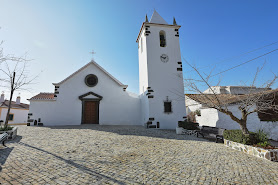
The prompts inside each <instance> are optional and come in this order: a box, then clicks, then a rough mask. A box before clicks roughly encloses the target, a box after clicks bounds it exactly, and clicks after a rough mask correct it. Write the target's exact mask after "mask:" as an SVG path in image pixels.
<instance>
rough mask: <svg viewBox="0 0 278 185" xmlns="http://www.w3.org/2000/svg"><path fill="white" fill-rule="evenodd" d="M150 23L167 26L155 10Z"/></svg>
mask: <svg viewBox="0 0 278 185" xmlns="http://www.w3.org/2000/svg"><path fill="white" fill-rule="evenodd" d="M150 23H157V24H168V23H167V22H166V21H165V20H164V19H163V18H162V17H161V16H160V15H159V14H158V13H157V12H156V11H155V10H154V11H153V15H152V18H151V20H150Z"/></svg>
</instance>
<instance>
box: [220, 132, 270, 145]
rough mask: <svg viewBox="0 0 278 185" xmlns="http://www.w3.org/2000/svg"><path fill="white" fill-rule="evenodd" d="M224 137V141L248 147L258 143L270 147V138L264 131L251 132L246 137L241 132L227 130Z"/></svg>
mask: <svg viewBox="0 0 278 185" xmlns="http://www.w3.org/2000/svg"><path fill="white" fill-rule="evenodd" d="M223 136H224V139H227V140H230V141H234V142H237V143H242V144H246V145H255V144H258V143H260V144H263V145H265V144H268V145H269V143H268V137H267V135H266V134H265V133H264V132H263V131H262V130H259V131H258V132H249V135H244V134H243V133H242V131H241V130H225V131H224V134H223Z"/></svg>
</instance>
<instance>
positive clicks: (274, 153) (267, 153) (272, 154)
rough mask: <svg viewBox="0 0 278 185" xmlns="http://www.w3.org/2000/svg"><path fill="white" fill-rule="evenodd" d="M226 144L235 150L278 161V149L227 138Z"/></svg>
mask: <svg viewBox="0 0 278 185" xmlns="http://www.w3.org/2000/svg"><path fill="white" fill-rule="evenodd" d="M224 145H226V146H227V147H230V148H232V149H234V150H238V151H241V152H244V153H247V154H250V155H254V156H256V157H260V158H263V159H266V160H270V161H276V162H277V161H278V149H263V148H259V147H253V146H249V145H244V144H241V143H237V142H234V141H230V140H227V139H224Z"/></svg>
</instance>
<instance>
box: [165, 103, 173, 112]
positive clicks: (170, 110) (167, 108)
mask: <svg viewBox="0 0 278 185" xmlns="http://www.w3.org/2000/svg"><path fill="white" fill-rule="evenodd" d="M164 112H165V113H169V112H172V102H164Z"/></svg>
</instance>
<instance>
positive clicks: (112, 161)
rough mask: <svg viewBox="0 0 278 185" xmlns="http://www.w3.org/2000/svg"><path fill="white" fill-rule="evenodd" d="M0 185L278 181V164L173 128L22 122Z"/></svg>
mask: <svg viewBox="0 0 278 185" xmlns="http://www.w3.org/2000/svg"><path fill="white" fill-rule="evenodd" d="M18 127H19V128H18V134H19V135H18V137H17V138H16V139H15V140H14V141H11V142H7V146H8V147H7V148H4V147H2V146H0V182H1V183H0V184H1V185H2V184H13V185H15V184H51V185H52V184H65V185H67V184H278V163H277V162H270V161H267V160H263V159H260V158H257V157H254V156H251V155H247V154H244V153H241V152H239V151H235V150H232V149H229V148H227V147H225V146H224V145H223V144H219V143H214V142H210V141H207V140H204V139H202V138H196V137H195V136H188V135H176V134H175V131H173V130H155V129H145V128H144V127H140V126H99V125H81V126H67V127H27V126H18Z"/></svg>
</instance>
